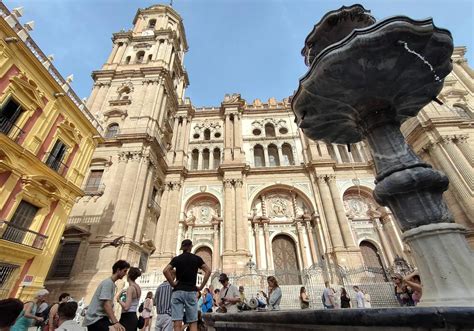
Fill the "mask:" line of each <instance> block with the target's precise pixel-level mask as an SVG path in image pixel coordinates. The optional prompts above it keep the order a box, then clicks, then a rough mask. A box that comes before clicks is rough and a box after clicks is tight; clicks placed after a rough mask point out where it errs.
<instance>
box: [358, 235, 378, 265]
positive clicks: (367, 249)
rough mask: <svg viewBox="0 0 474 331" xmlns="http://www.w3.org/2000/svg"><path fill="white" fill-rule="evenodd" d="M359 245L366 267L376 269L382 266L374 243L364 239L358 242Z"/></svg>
mask: <svg viewBox="0 0 474 331" xmlns="http://www.w3.org/2000/svg"><path fill="white" fill-rule="evenodd" d="M359 247H360V251H361V253H362V258H363V259H364V264H365V266H366V267H368V268H377V269H382V268H383V264H382V259H381V258H380V253H379V252H378V249H377V247H375V245H374V244H372V243H370V242H368V241H365V240H364V241H362V242H361V243H360V244H359Z"/></svg>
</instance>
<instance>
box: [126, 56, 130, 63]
mask: <svg viewBox="0 0 474 331" xmlns="http://www.w3.org/2000/svg"><path fill="white" fill-rule="evenodd" d="M131 59H132V58H131V57H130V56H127V57H126V58H125V64H129V63H130V60H131Z"/></svg>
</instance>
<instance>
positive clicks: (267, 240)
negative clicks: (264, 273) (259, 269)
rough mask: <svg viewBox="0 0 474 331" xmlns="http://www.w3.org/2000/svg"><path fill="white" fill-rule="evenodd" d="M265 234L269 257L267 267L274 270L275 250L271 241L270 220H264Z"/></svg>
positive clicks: (267, 256)
mask: <svg viewBox="0 0 474 331" xmlns="http://www.w3.org/2000/svg"><path fill="white" fill-rule="evenodd" d="M263 235H264V238H265V255H266V256H265V257H266V259H267V269H268V270H274V269H275V267H274V266H273V251H272V245H271V243H270V230H269V229H268V220H265V221H264V222H263Z"/></svg>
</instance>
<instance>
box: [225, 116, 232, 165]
mask: <svg viewBox="0 0 474 331" xmlns="http://www.w3.org/2000/svg"><path fill="white" fill-rule="evenodd" d="M224 117H225V130H224V162H225V161H232V138H231V135H232V127H231V123H230V122H231V121H230V114H225V115H224Z"/></svg>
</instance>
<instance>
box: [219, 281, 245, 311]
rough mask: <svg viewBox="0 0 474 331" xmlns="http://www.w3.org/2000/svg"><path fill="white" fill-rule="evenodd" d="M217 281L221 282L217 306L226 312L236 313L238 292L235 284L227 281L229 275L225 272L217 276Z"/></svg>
mask: <svg viewBox="0 0 474 331" xmlns="http://www.w3.org/2000/svg"><path fill="white" fill-rule="evenodd" d="M219 282H220V283H221V284H222V288H221V291H220V292H219V294H220V299H221V302H219V303H218V304H219V307H221V310H223V311H225V312H227V313H237V312H238V311H239V309H238V308H237V304H238V303H239V302H240V293H239V289H238V288H237V286H235V285H232V284H230V283H229V277H227V275H226V274H221V275H220V276H219Z"/></svg>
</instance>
